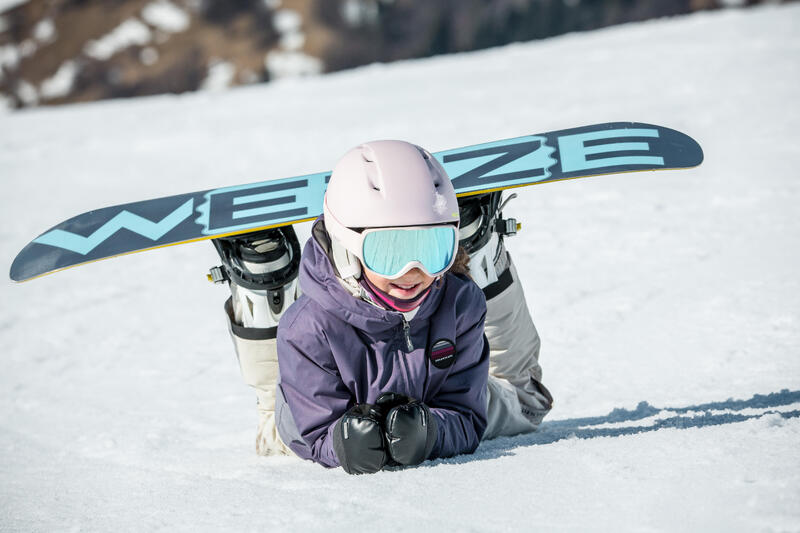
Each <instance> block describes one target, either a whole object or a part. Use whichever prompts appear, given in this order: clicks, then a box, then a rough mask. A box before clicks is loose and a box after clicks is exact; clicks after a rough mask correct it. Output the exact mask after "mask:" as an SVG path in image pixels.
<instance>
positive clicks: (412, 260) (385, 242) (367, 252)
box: [348, 224, 458, 279]
mask: <svg viewBox="0 0 800 533" xmlns="http://www.w3.org/2000/svg"><path fill="white" fill-rule="evenodd" d="M351 231H352V230H351ZM355 233H356V235H358V241H359V242H358V245H357V246H355V244H356V243H355V242H353V243H352V244H353V245H352V246H348V248H349V249H350V251H352V252H353V253H355V254H356V255H357V256H358V258H359V259H361V262H362V263H363V265H364V266H365V267H366V268H367V269H369V270H370V271H372V272H374V273H376V274H378V275H379V276H381V277H384V278H387V279H397V278H399V277H400V276H402V275H403V274H405V273H406V272H408V271H409V270H411V269H413V268H419V269H420V270H422V271H423V272H425V273H426V274H427V275H429V276H431V277H435V276H438V275H439V274H442V273H443V272H445V271H447V269H449V268H450V267H451V266H452V264H453V262H454V261H455V258H456V252H457V251H458V228H457V227H456V226H455V225H451V224H445V225H438V226H417V227H398V228H369V229H365V230H363V231H361V232H355ZM354 240H355V239H354Z"/></svg>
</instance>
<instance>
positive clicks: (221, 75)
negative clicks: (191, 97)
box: [200, 60, 236, 91]
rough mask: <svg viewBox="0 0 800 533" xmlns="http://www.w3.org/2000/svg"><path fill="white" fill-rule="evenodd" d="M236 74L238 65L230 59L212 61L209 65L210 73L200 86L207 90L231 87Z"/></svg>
mask: <svg viewBox="0 0 800 533" xmlns="http://www.w3.org/2000/svg"><path fill="white" fill-rule="evenodd" d="M235 76H236V66H235V65H234V64H233V63H230V62H229V61H219V60H216V61H212V63H211V65H209V67H208V75H207V76H206V78H205V79H204V80H203V83H202V84H201V85H200V88H201V89H203V90H206V91H221V90H224V89H226V88H228V87H230V85H231V83H233V79H234V77H235Z"/></svg>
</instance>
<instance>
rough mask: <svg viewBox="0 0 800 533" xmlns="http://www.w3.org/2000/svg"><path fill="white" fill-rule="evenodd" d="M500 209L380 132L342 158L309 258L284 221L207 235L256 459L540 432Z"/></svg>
mask: <svg viewBox="0 0 800 533" xmlns="http://www.w3.org/2000/svg"><path fill="white" fill-rule="evenodd" d="M501 209H502V206H501V205H500V193H499V192H496V193H490V194H485V195H481V196H472V197H467V198H463V199H462V201H461V205H459V202H458V201H457V199H456V196H455V192H454V190H453V186H452V184H451V182H450V179H449V178H448V176H447V174H446V173H445V171H444V169H443V168H442V166H441V165H440V164H439V163H438V162H437V161H436V160H435V159H434V158H433V157H432V156H431V155H430V154H429V153H428V152H427V151H425V150H423V149H422V148H420V147H418V146H415V145H412V144H409V143H405V142H401V141H377V142H371V143H366V144H363V145H361V146H359V147H357V148H354V149H353V150H351V151H349V152H348V153H347V154H346V155H345V156H344V157H343V158H342V159H341V160H340V161H339V163H338V164H337V165H336V167H335V169H334V171H333V174H332V176H331V179H330V183H329V185H328V189H327V192H326V194H325V202H324V214H323V216H321V217H320V218H318V219H317V220H316V221H315V223H314V225H313V229H312V236H311V238H310V239H309V240H308V242H307V243H306V245H305V249H304V251H303V254H302V258H301V257H300V253H299V243H298V242H297V238H296V237H295V235H294V231H293V229H292V227H291V226H287V227H284V228H279V229H272V230H266V231H262V232H258V233H254V234H248V235H244V236H237V237H232V238H227V239H217V240H215V241H214V244H215V246H216V247H217V250H218V251H219V253H220V256H221V257H222V259H223V263H224V266H225V271H226V272H227V274H228V276H229V278H230V281H231V283H230V288H231V292H232V297H231V299H229V300H228V301H227V302H226V305H225V308H226V311H227V314H228V318H229V326H230V332H231V336H232V338H233V341H234V345H235V348H236V353H237V356H238V359H239V363H240V366H241V369H242V375H243V377H244V380H245V382H246V383H247V384H249V385H251V386H253V387H254V388H255V390H256V394H257V396H258V409H259V412H260V417H259V428H258V435H257V441H256V449H257V451H258V453H260V454H264V455H269V454H295V455H298V456H300V457H302V458H305V459H312V460H314V461H316V462H318V463H320V464H322V465H325V466H327V467H336V466H342V468H343V469H344V470H345V471H346V472H348V473H371V472H376V471H378V470H380V469H382V468H383V467H384V466H387V465H390V466H398V465H402V466H410V465H416V464H419V463H421V462H422V461H424V460H426V459H434V458H437V457H448V456H453V455H457V454H461V453H471V452H473V451H474V450H475V449H476V448H477V446H478V443H479V441H480V440H481V439H490V438H494V437H497V436H500V435H515V434H518V433H522V432H527V431H532V430H534V429H535V428H536V427H537V426H538V425H539V423H540V422H541V420H542V418H543V417H544V416H545V414H546V413H547V412H548V411H549V410H550V408H551V405H552V397H551V396H550V393H549V392H548V391H547V389H546V388H545V387H544V386H543V385H542V384H541V368H540V367H539V364H538V355H539V337H538V334H537V332H536V329H535V327H534V325H533V322H532V320H531V317H530V315H529V313H528V310H527V307H526V304H525V298H524V295H523V293H522V287H521V285H520V282H519V279H518V277H517V273H516V270H515V268H514V266H513V264H512V262H511V259H510V257H509V255H508V253H507V252H506V250H505V247H504V245H503V236H504V235H507V234H509V233H513V232H515V231H516V223H515V221H514V220H503V219H502V214H501ZM467 255H468V256H469V257H468V258H467ZM467 263H468V266H467ZM298 272H299V277H298ZM298 280H299V285H298ZM301 289H302V295H301ZM481 289H482V290H481ZM292 302H294V303H292ZM278 320H280V324H279V325H278ZM279 367H280V371H279Z"/></svg>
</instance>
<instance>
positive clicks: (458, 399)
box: [427, 285, 489, 459]
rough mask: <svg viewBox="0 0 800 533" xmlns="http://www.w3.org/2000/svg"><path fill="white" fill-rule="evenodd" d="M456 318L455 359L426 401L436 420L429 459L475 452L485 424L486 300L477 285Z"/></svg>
mask: <svg viewBox="0 0 800 533" xmlns="http://www.w3.org/2000/svg"><path fill="white" fill-rule="evenodd" d="M459 307H460V309H459ZM456 317H457V318H456V324H457V331H456V339H455V344H456V350H457V355H456V362H455V363H454V364H453V369H452V371H451V372H450V374H449V375H448V377H447V379H446V380H445V381H444V383H443V385H442V387H441V388H440V389H439V390H438V391H437V392H436V394H435V395H434V396H433V397H432V398H430V399H429V401H428V402H427V403H428V407H430V409H431V413H433V414H434V416H436V417H437V419H438V421H439V438H438V440H437V442H436V445H435V446H434V448H433V450H432V451H431V455H430V457H429V459H435V458H437V457H450V456H453V455H457V454H461V453H472V452H474V451H475V449H476V448H477V447H478V444H479V442H480V439H481V437H482V436H483V433H484V431H485V430H486V425H487V420H486V407H487V405H486V394H487V392H486V387H487V381H488V379H489V343H488V341H487V340H486V336H485V335H484V332H483V326H484V321H485V319H486V301H485V300H484V298H483V293H482V292H481V291H480V289H478V287H477V285H475V286H474V291H472V298H471V302H470V303H469V307H468V308H466V309H465V308H463V306H458V305H457V306H456ZM475 317H478V319H477V320H475ZM470 318H471V320H470Z"/></svg>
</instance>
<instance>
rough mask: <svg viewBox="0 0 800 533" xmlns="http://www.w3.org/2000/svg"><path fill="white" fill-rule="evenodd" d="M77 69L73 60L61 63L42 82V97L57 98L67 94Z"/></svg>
mask: <svg viewBox="0 0 800 533" xmlns="http://www.w3.org/2000/svg"><path fill="white" fill-rule="evenodd" d="M79 70H80V69H79V67H78V64H77V63H76V62H75V61H74V60H69V61H65V62H64V63H62V64H61V66H60V67H59V68H58V71H56V73H55V74H53V76H51V77H50V78H47V79H46V80H44V81H43V82H42V87H41V90H40V94H41V96H42V98H45V99H50V98H59V97H61V96H66V95H68V94H69V92H70V91H71V90H72V85H73V84H74V83H75V77H76V76H77V75H78V72H79Z"/></svg>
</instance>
